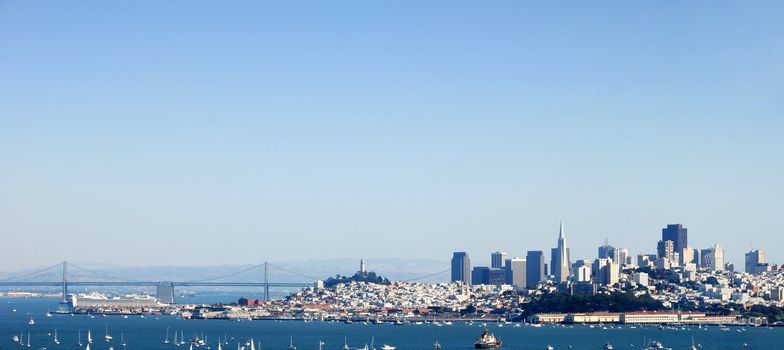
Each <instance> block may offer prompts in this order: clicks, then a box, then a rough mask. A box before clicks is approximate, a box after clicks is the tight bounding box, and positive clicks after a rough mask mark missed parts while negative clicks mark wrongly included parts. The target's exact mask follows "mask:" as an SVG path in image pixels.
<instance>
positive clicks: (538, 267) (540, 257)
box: [525, 250, 544, 288]
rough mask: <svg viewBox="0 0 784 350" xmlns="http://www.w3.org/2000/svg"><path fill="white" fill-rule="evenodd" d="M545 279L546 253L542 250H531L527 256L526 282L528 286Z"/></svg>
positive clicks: (531, 286) (530, 286)
mask: <svg viewBox="0 0 784 350" xmlns="http://www.w3.org/2000/svg"><path fill="white" fill-rule="evenodd" d="M543 280H544V254H543V253H542V251H541V250H529V251H528V253H527V254H526V256H525V284H526V286H527V287H528V288H534V287H536V284H537V283H539V282H541V281H543Z"/></svg>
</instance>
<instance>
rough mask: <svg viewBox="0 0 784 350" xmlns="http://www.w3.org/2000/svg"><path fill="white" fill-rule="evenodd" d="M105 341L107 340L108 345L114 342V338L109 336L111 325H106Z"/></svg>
mask: <svg viewBox="0 0 784 350" xmlns="http://www.w3.org/2000/svg"><path fill="white" fill-rule="evenodd" d="M103 339H104V340H106V342H107V343H108V342H110V341H112V336H111V335H109V325H108V324H107V325H106V335H105V336H104V337H103Z"/></svg>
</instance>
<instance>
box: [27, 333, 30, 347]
mask: <svg viewBox="0 0 784 350" xmlns="http://www.w3.org/2000/svg"><path fill="white" fill-rule="evenodd" d="M27 347H28V348H29V347H30V332H27Z"/></svg>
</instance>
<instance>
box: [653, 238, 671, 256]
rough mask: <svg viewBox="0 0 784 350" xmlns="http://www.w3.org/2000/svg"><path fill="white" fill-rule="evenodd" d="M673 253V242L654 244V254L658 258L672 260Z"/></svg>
mask: <svg viewBox="0 0 784 350" xmlns="http://www.w3.org/2000/svg"><path fill="white" fill-rule="evenodd" d="M674 253H675V242H673V241H671V240H661V241H659V243H657V244H656V254H657V255H658V257H659V258H663V259H672V257H673V255H674Z"/></svg>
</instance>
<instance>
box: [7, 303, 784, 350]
mask: <svg viewBox="0 0 784 350" xmlns="http://www.w3.org/2000/svg"><path fill="white" fill-rule="evenodd" d="M14 308H15V309H17V312H12V311H11V310H12V309H14ZM56 309H57V300H54V299H2V298H0V350H6V349H12V350H13V349H17V350H21V349H22V347H20V346H19V345H18V344H15V343H14V342H13V341H12V337H13V336H14V335H18V334H19V333H20V331H24V334H25V338H26V337H27V332H28V331H30V334H31V335H32V342H31V343H32V346H31V347H30V348H27V347H24V349H30V350H40V349H43V348H46V349H47V350H76V349H78V346H77V345H76V344H77V331H79V330H81V331H82V337H83V338H84V337H85V336H86V333H87V329H91V330H92V334H93V339H94V342H93V344H92V345H91V347H90V348H91V350H108V348H109V345H110V344H108V343H106V342H104V341H103V336H104V330H105V327H106V325H108V326H109V330H110V333H111V334H112V336H113V337H114V338H115V339H114V341H113V343H112V344H111V345H113V346H114V349H115V350H122V347H121V346H120V345H119V339H120V334H121V333H124V335H125V340H126V342H127V343H128V346H127V349H128V350H137V349H144V350H156V349H160V350H186V349H187V345H185V346H182V347H179V348H178V347H175V346H174V345H171V344H169V345H167V344H163V343H162V340H163V338H164V336H165V333H166V327H169V328H170V329H171V332H172V335H171V337H172V338H173V334H174V333H173V332H174V331H175V330H176V331H178V332H179V331H183V332H184V333H185V337H186V339H190V338H191V337H193V335H194V333H198V334H202V333H204V334H205V335H206V336H207V339H208V341H209V342H210V343H212V344H211V345H212V350H216V345H215V342H216V341H217V337H218V336H220V337H221V338H222V337H223V336H224V334H227V335H228V337H229V342H230V344H229V345H227V346H224V350H234V349H236V348H237V341H242V342H243V343H244V341H245V340H246V339H249V338H251V337H253V338H254V339H255V340H256V341H261V343H262V348H263V349H280V350H285V349H288V345H289V337H293V338H294V343H295V345H296V346H297V347H298V349H299V350H317V349H318V342H319V340H323V341H325V342H326V345H325V346H324V350H339V349H340V348H341V347H342V346H343V342H344V337H345V338H346V339H347V341H348V345H349V346H350V347H351V348H352V349H353V348H359V347H362V346H364V345H365V344H366V343H370V339H371V337H375V344H376V347H377V348H380V347H381V345H382V344H383V343H387V344H390V345H393V346H397V348H398V349H400V350H407V349H422V350H428V349H432V344H433V342H435V341H436V340H437V341H439V342H440V343H441V344H442V346H443V349H444V350H447V349H463V350H468V349H472V348H473V341H474V339H475V338H476V337H477V336H478V335H479V334H480V333H481V331H482V328H481V327H480V326H479V325H478V324H474V325H473V326H469V325H467V324H455V325H453V326H443V327H436V326H433V325H405V326H396V325H391V324H384V325H372V324H370V325H365V324H362V323H355V324H342V323H324V322H310V323H305V322H301V321H242V322H237V321H226V320H178V319H176V318H174V317H171V316H160V317H155V316H147V317H146V318H141V317H139V316H129V318H127V319H124V318H122V317H120V316H109V317H95V318H90V317H89V316H73V317H72V316H70V315H53V316H52V317H45V314H46V311H47V310H56ZM30 316H32V317H33V318H34V319H35V321H36V323H35V325H32V326H30V325H28V324H27V321H28V320H29V318H30ZM55 328H57V331H58V335H59V338H60V342H61V343H60V345H55V344H54V343H53V342H52V337H51V336H50V335H47V334H48V333H52V332H54V329H55ZM489 328H490V330H491V331H492V332H493V333H495V334H496V336H497V337H499V338H500V339H501V340H503V342H504V345H503V349H538V350H542V349H544V348H545V346H546V345H548V344H550V345H552V346H553V347H555V349H568V348H569V346H571V347H572V349H575V350H581V349H601V347H602V345H603V344H604V342H605V341H610V342H611V343H612V344H613V345H614V346H615V349H640V348H641V345H642V342H643V340H644V339H656V340H659V341H661V342H662V343H664V345H665V346H668V347H672V348H673V349H687V348H688V347H689V345H691V338H692V336H693V337H694V341H695V343H698V344H701V345H702V349H784V328H774V329H769V328H763V327H758V328H752V327H748V328H745V331H744V332H738V330H740V329H742V328H740V327H733V328H731V330H730V331H722V330H720V329H719V328H718V327H710V328H708V330H700V329H697V328H689V329H687V330H677V331H676V330H659V329H658V328H657V327H640V328H637V329H631V328H628V327H622V328H621V329H618V328H615V329H606V330H604V329H598V328H589V327H587V326H579V325H576V326H573V327H568V326H567V327H561V326H544V327H541V328H534V327H520V328H513V327H511V326H505V327H502V328H499V327H496V326H495V325H494V324H490V327H489ZM232 339H233V340H232ZM83 341H84V340H83ZM743 344H748V346H744V345H743ZM194 349H196V348H194Z"/></svg>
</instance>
